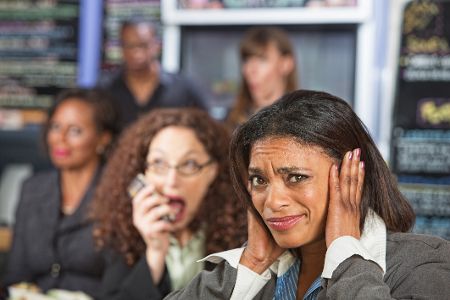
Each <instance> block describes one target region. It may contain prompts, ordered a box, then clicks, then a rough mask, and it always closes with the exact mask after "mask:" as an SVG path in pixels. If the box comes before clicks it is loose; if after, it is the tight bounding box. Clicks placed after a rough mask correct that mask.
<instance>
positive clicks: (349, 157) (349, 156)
mask: <svg viewBox="0 0 450 300" xmlns="http://www.w3.org/2000/svg"><path fill="white" fill-rule="evenodd" d="M352 156H353V153H352V151H349V152H347V158H348V160H352Z"/></svg>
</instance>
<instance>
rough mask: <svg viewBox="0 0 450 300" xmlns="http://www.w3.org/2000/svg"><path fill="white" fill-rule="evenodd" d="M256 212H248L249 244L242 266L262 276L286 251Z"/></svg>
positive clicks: (243, 255)
mask: <svg viewBox="0 0 450 300" xmlns="http://www.w3.org/2000/svg"><path fill="white" fill-rule="evenodd" d="M255 214H257V212H256V211H250V210H248V211H247V220H248V243H247V246H246V247H245V250H244V253H243V254H242V256H241V260H240V262H239V263H240V264H242V265H244V266H246V267H247V268H249V269H251V270H252V271H254V272H256V273H258V274H261V273H262V272H264V271H265V270H267V268H269V267H270V265H272V263H273V262H274V261H275V260H276V259H277V258H278V257H279V256H280V255H281V254H283V252H284V251H285V249H283V248H281V247H280V246H278V244H277V243H276V242H275V240H274V239H273V237H272V235H271V234H270V232H269V231H268V229H267V228H266V226H265V225H264V224H263V223H262V221H261V220H258V219H257V218H258V217H257V216H255Z"/></svg>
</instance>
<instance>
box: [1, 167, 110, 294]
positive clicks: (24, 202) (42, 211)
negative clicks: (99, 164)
mask: <svg viewBox="0 0 450 300" xmlns="http://www.w3.org/2000/svg"><path fill="white" fill-rule="evenodd" d="M99 177H100V170H98V171H97V173H96V174H95V176H94V179H93V180H92V182H91V184H90V185H89V187H88V189H87V191H86V193H85V195H84V197H83V199H82V200H81V203H80V205H79V207H78V208H77V210H76V211H75V212H74V213H73V214H71V215H67V216H65V215H63V214H62V213H61V209H60V207H61V200H60V199H61V191H60V181H59V173H58V172H57V171H50V172H43V173H39V174H37V175H35V176H33V177H31V178H30V179H28V180H26V181H25V183H24V184H23V187H22V194H21V199H20V202H19V205H18V208H17V211H16V220H15V226H14V235H13V244H12V248H11V252H10V255H9V260H8V263H7V270H6V274H5V280H4V281H5V284H6V285H10V284H13V283H17V282H22V281H27V282H33V283H36V284H37V285H38V286H39V287H41V288H42V289H43V290H44V291H46V290H48V289H51V288H60V289H67V290H74V291H75V290H80V291H83V292H85V293H86V294H89V295H91V296H94V297H96V296H97V293H98V290H99V287H100V282H101V277H102V274H103V269H104V260H103V255H101V254H100V253H99V252H97V251H96V250H95V248H94V241H93V237H92V223H91V222H89V221H88V220H87V218H86V216H87V215H86V213H87V210H88V206H89V203H90V202H91V198H92V196H93V193H94V187H95V185H96V183H97V181H98V179H99Z"/></svg>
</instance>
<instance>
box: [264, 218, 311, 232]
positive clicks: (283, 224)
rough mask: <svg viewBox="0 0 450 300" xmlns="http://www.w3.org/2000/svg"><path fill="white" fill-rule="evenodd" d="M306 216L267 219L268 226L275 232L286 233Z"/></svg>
mask: <svg viewBox="0 0 450 300" xmlns="http://www.w3.org/2000/svg"><path fill="white" fill-rule="evenodd" d="M304 217H305V215H296V216H287V217H281V218H268V219H266V223H267V225H268V226H269V227H270V228H272V229H273V230H275V231H286V230H289V229H291V228H292V227H294V226H295V225H296V224H297V223H298V222H299V221H300V220H302V219H303V218H304Z"/></svg>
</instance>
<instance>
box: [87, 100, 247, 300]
mask: <svg viewBox="0 0 450 300" xmlns="http://www.w3.org/2000/svg"><path fill="white" fill-rule="evenodd" d="M228 146H229V134H228V132H227V131H226V130H225V129H224V127H223V126H222V125H220V124H218V123H217V122H215V121H214V120H212V119H211V118H210V117H209V115H208V114H207V113H206V112H203V111H200V110H196V109H158V110H154V111H152V112H150V113H148V114H147V115H144V116H143V117H142V118H140V119H139V120H138V121H136V122H135V123H133V124H132V125H131V126H130V127H129V128H128V129H127V130H126V131H125V132H124V133H123V136H122V137H121V139H120V141H119V144H118V148H117V149H116V150H117V151H115V152H114V154H113V155H112V156H111V159H110V161H109V163H108V165H107V167H106V169H105V173H104V176H103V177H102V180H101V182H100V185H99V188H98V190H97V193H96V196H95V200H94V207H93V211H92V215H93V216H94V218H95V219H96V220H97V222H98V225H97V226H96V229H95V237H96V240H97V242H98V244H99V245H100V246H101V247H103V248H105V252H109V253H107V255H108V263H107V264H108V266H107V269H106V272H105V277H104V279H103V288H102V298H103V299H124V300H125V299H127V300H133V299H162V298H163V297H164V296H165V295H166V294H168V293H169V292H170V291H172V290H177V289H179V288H181V287H183V286H184V285H185V284H186V283H188V282H189V281H190V280H191V279H192V278H193V277H194V276H195V275H196V274H197V273H198V272H200V271H201V270H203V269H204V268H205V266H204V263H196V261H197V260H199V259H201V258H202V257H204V255H206V254H209V253H213V252H216V251H223V250H225V249H229V248H230V247H236V246H240V245H242V243H243V242H244V241H245V239H246V213H245V210H244V209H243V207H242V205H241V204H240V203H239V201H238V200H237V198H236V197H235V196H234V192H233V190H232V186H231V181H230V176H229V171H228V168H229V163H228ZM140 173H141V174H143V176H144V178H143V181H144V182H145V184H146V185H147V186H146V187H144V188H143V189H142V190H140V191H139V192H138V193H137V194H136V195H135V196H134V198H133V199H131V197H130V196H129V195H128V191H127V189H128V186H129V184H130V183H131V182H132V181H133V178H135V177H136V176H137V175H138V174H140ZM206 267H207V266H206Z"/></svg>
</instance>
